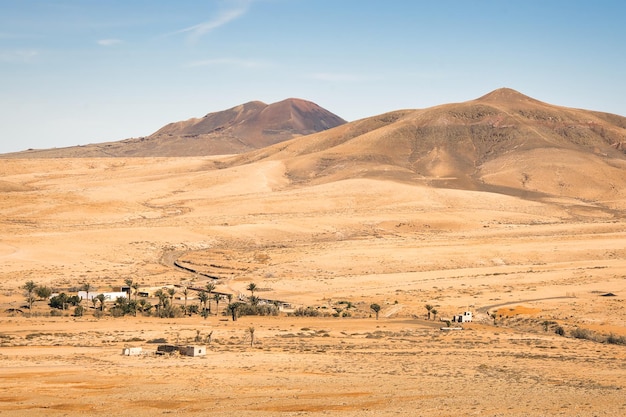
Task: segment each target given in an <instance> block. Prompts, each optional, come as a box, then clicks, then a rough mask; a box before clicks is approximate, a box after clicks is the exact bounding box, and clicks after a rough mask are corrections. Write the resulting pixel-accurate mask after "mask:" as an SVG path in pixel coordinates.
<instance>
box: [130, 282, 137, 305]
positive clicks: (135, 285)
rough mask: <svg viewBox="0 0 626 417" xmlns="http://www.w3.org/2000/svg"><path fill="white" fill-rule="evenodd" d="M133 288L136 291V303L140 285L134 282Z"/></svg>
mask: <svg viewBox="0 0 626 417" xmlns="http://www.w3.org/2000/svg"><path fill="white" fill-rule="evenodd" d="M131 288H132V289H133V290H135V302H137V293H138V292H139V283H138V282H133V284H132V285H131Z"/></svg>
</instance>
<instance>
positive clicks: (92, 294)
mask: <svg viewBox="0 0 626 417" xmlns="http://www.w3.org/2000/svg"><path fill="white" fill-rule="evenodd" d="M100 294H103V295H104V300H105V301H115V300H116V299H117V297H124V298H127V297H128V293H125V292H121V291H117V292H100V291H89V298H87V291H78V296H79V297H80V298H81V299H82V300H89V301H90V300H92V299H94V298H96V297H97V296H98V295H100Z"/></svg>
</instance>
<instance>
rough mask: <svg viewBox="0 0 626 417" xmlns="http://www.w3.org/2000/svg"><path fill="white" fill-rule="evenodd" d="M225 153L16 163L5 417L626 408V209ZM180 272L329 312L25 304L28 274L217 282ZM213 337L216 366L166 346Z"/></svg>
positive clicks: (1, 370) (7, 201)
mask: <svg viewBox="0 0 626 417" xmlns="http://www.w3.org/2000/svg"><path fill="white" fill-rule="evenodd" d="M222 158H224V157H188V158H67V159H6V160H2V162H1V164H0V172H1V175H2V177H1V178H2V180H1V181H0V188H2V193H1V194H0V195H1V197H0V214H1V215H0V224H1V227H2V232H1V241H0V260H1V263H0V309H1V312H0V415H3V416H4V415H6V416H22V415H51V416H70V415H78V414H81V415H89V416H91V415H93V416H99V415H133V416H154V415H163V414H173V415H183V416H200V415H202V416H204V415H211V416H231V415H238V416H266V415H272V416H296V415H310V416H317V415H319V416H321V415H338V416H397V415H407V416H409V415H410V416H412V415H421V416H459V415H477V416H486V415H489V416H528V415H532V416H543V415H545V416H548V415H550V416H551V415H563V416H623V415H625V414H626V346H624V345H623V344H620V343H607V341H606V339H607V338H608V337H610V338H611V340H613V341H617V342H619V341H620V340H621V341H623V338H625V337H626V303H625V302H624V295H625V294H626V280H625V279H624V276H625V271H626V256H625V255H626V249H625V247H624V243H625V242H626V240H625V237H626V219H625V218H624V211H623V209H624V208H625V207H626V205H624V201H622V200H619V201H618V200H616V201H612V202H610V204H603V205H598V204H593V203H590V202H585V200H584V199H574V198H569V197H563V198H553V199H534V198H525V197H524V196H521V195H520V196H515V195H505V194H499V193H491V192H486V191H480V190H461V189H453V188H441V187H433V186H432V185H429V184H426V183H420V182H419V181H416V182H413V183H407V182H406V181H395V180H394V179H393V178H389V177H385V176H384V175H381V176H379V177H376V178H372V177H363V178H359V177H357V176H355V177H354V178H350V179H345V180H337V181H327V182H321V183H319V184H315V183H313V184H307V185H306V186H298V184H296V183H293V182H292V181H291V180H290V178H289V175H287V174H286V167H285V164H284V163H283V162H281V161H280V160H267V161H261V162H257V163H253V164H243V165H235V166H228V167H222V166H220V165H219V164H218V162H219V161H220V159H222ZM608 206H610V209H608V208H607V207H608ZM175 260H177V261H178V263H179V264H182V265H187V266H193V267H194V269H195V270H196V271H203V272H205V273H206V274H208V275H211V274H216V275H218V276H219V279H217V280H213V282H215V283H216V284H217V286H216V291H221V292H224V293H232V294H233V295H234V296H236V297H238V295H239V294H243V295H245V294H247V291H246V288H247V286H248V285H249V284H250V283H254V284H255V285H256V286H257V288H258V293H257V294H258V295H259V296H260V297H266V298H268V299H274V300H282V301H284V302H287V303H289V304H290V305H291V306H292V307H293V308H297V307H303V308H304V307H311V308H312V309H315V310H316V311H319V312H320V316H318V317H301V316H294V315H293V314H289V313H288V311H283V312H281V313H279V314H278V315H277V316H243V317H239V318H238V319H237V320H236V321H232V319H231V318H230V317H229V316H228V315H224V314H222V313H221V311H222V310H223V309H224V307H225V305H224V304H226V303H222V304H220V305H219V306H216V305H215V304H213V314H212V315H210V316H209V317H207V318H202V317H200V316H199V315H197V314H196V315H192V316H189V317H187V316H185V317H179V318H158V317H153V316H146V315H142V314H138V315H137V316H124V317H111V316H110V315H107V314H105V315H104V316H103V317H100V318H97V317H96V316H95V315H94V311H95V310H94V308H93V306H91V305H90V303H87V304H84V305H85V307H86V310H87V311H86V313H85V314H84V315H83V316H82V317H74V316H73V315H72V314H71V313H72V312H71V311H64V312H62V313H61V315H60V316H59V315H58V314H55V315H51V314H50V311H51V308H50V307H49V306H48V305H47V302H46V301H36V302H35V303H34V306H33V309H32V311H28V310H27V309H24V307H25V296H24V291H23V289H22V288H21V287H22V286H23V285H24V283H25V282H26V281H28V280H32V281H34V282H35V283H37V284H38V285H47V286H50V287H52V288H54V289H57V290H64V291H67V290H68V289H71V288H76V287H78V286H80V285H81V284H83V283H85V282H88V283H90V284H91V285H93V286H94V287H95V288H96V290H94V291H110V290H112V289H115V288H119V287H120V286H121V285H123V284H124V280H125V279H127V278H131V279H133V280H134V281H135V282H138V283H140V284H141V285H142V286H160V285H168V284H170V285H171V284H180V285H189V286H203V285H205V283H206V282H208V281H209V280H210V278H207V277H206V276H205V275H202V274H198V273H195V274H194V273H190V272H188V271H185V270H182V269H180V268H176V267H175V266H174V265H173V262H174V261H175ZM192 293H193V291H192ZM152 301H153V302H154V303H155V304H156V302H155V301H154V300H152ZM176 303H178V304H179V305H180V304H182V303H183V301H182V300H181V299H178V300H176ZM188 303H189V304H194V303H196V304H197V303H198V301H197V298H194V296H193V294H191V295H190V299H189V300H188ZM373 303H376V304H379V305H380V306H381V310H380V314H379V317H378V319H377V318H376V316H375V314H374V313H373V311H372V310H371V309H370V305H371V304H373ZM427 304H428V305H431V306H433V308H434V309H435V310H436V311H437V316H436V317H431V318H430V320H429V319H428V317H427V310H426V308H425V306H426V305H427ZM218 308H219V314H218ZM15 309H18V310H21V311H22V313H18V312H16V310H15ZM464 311H472V312H473V314H474V320H473V322H472V323H463V324H462V326H460V327H462V329H463V330H451V331H442V330H441V327H446V324H447V323H445V322H442V321H440V318H442V317H443V318H449V317H451V316H452V315H455V314H460V313H462V312H464ZM330 312H332V313H335V314H328V313H330ZM494 316H495V317H494ZM251 328H253V329H254V333H253V337H254V338H253V339H251V333H250V329H251ZM559 328H561V329H562V330H563V331H564V334H557V332H556V330H557V329H559ZM577 329H578V330H577ZM581 329H583V331H582V334H583V335H586V336H589V337H573V335H574V334H578V335H580V334H581ZM576 332H578V333H576ZM209 334H211V340H210V343H208V344H207V345H206V346H207V355H206V356H201V357H185V356H179V355H164V356H157V355H155V354H154V353H155V351H156V346H157V345H156V344H155V343H152V342H155V341H159V340H160V341H166V342H167V343H172V344H194V343H196V340H197V339H196V338H198V337H199V338H200V339H199V340H202V342H203V344H204V343H205V340H206V337H207V336H208V335H209ZM620 338H622V339H620ZM125 347H142V349H143V354H142V355H139V356H123V355H122V350H123V349H124V348H125Z"/></svg>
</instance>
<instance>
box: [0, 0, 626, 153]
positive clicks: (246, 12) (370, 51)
mask: <svg viewBox="0 0 626 417" xmlns="http://www.w3.org/2000/svg"><path fill="white" fill-rule="evenodd" d="M624 21H626V2H623V1H621V0H617V1H606V0H594V1H590V0H588V1H580V0H540V1H539V0H524V1H513V0H510V1H509V0H497V1H496V0H437V1H434V0H428V1H422V0H412V1H406V0H204V1H196V0H177V1H169V0H167V1H165V0H163V1H160V0H121V1H118V0H107V1H102V0H0V153H7V152H14V151H20V150H25V149H29V148H33V149H45V148H55V147H56V148H60V147H66V146H74V145H84V144H89V143H99V142H108V141H117V140H122V139H126V138H131V137H142V136H148V135H150V134H152V133H154V132H155V131H156V130H158V129H159V128H161V127H162V126H164V125H165V124H167V123H170V122H176V121H180V120H186V119H189V118H192V117H202V116H204V115H205V114H207V113H211V112H216V111H221V110H225V109H228V108H231V107H234V106H236V105H239V104H242V103H246V102H249V101H253V100H260V101H263V102H265V103H268V104H270V103H274V102H277V101H281V100H283V99H286V98H290V97H294V98H301V99H306V100H310V101H313V102H315V103H317V104H318V105H320V106H322V107H324V108H325V109H327V110H329V111H331V112H333V113H335V114H337V115H339V116H341V117H343V118H344V119H346V120H348V121H352V120H357V119H360V118H364V117H369V116H375V115H378V114H381V113H385V112H388V111H393V110H399V109H408V108H410V109H417V108H426V107H431V106H435V105H438V104H444V103H451V102H462V101H466V100H472V99H475V98H478V97H480V96H482V95H484V94H486V93H488V92H490V91H492V90H494V89H497V88H500V87H509V88H513V89H515V90H517V91H520V92H521V93H523V94H526V95H528V96H531V97H534V98H536V99H538V100H541V101H545V102H548V103H552V104H558V105H563V106H568V107H577V108H585V109H590V110H598V111H605V112H610V113H616V114H619V115H622V116H626V24H624Z"/></svg>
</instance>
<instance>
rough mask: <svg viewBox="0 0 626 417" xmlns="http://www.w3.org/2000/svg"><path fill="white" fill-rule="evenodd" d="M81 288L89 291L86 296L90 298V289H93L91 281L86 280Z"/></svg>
mask: <svg viewBox="0 0 626 417" xmlns="http://www.w3.org/2000/svg"><path fill="white" fill-rule="evenodd" d="M80 289H81V290H82V291H85V292H86V293H87V297H86V298H87V300H89V291H91V290H93V286H92V285H91V284H90V283H88V282H85V283H83V285H82V286H81V287H80ZM94 308H96V306H95V305H94Z"/></svg>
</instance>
